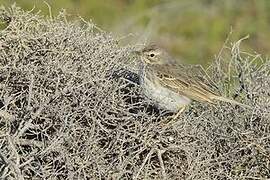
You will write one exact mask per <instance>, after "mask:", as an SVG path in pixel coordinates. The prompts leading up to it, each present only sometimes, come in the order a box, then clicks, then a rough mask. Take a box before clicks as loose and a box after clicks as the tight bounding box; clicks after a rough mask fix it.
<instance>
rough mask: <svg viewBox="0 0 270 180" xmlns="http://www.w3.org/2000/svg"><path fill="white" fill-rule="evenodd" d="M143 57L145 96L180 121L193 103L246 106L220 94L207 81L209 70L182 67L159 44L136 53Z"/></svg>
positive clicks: (141, 78) (141, 75)
mask: <svg viewBox="0 0 270 180" xmlns="http://www.w3.org/2000/svg"><path fill="white" fill-rule="evenodd" d="M135 53H136V54H137V55H139V57H140V60H141V63H140V72H139V76H140V84H141V86H142V88H143V91H144V94H145V95H146V96H147V97H148V98H150V99H152V100H153V101H154V102H155V103H156V104H157V105H158V106H160V107H162V108H165V109H168V110H170V111H173V112H175V113H176V112H177V114H176V115H175V116H174V119H176V118H177V117H178V116H179V115H180V114H181V113H182V112H183V111H184V109H185V107H186V106H187V105H189V104H190V103H191V101H192V100H195V101H200V102H205V103H210V104H215V102H216V101H224V102H228V103H233V104H237V105H240V106H243V107H247V108H250V106H247V105H244V104H241V103H239V102H237V101H235V100H231V99H228V98H225V97H222V96H221V95H219V93H217V92H216V88H215V87H214V83H211V80H210V79H209V78H207V77H208V76H207V74H206V72H205V71H202V68H198V66H195V65H180V64H176V63H175V62H174V60H173V59H172V58H171V57H170V56H169V55H168V54H167V53H166V52H165V51H163V50H162V49H160V48H159V47H158V46H156V45H151V46H147V47H145V48H143V49H142V50H140V51H135Z"/></svg>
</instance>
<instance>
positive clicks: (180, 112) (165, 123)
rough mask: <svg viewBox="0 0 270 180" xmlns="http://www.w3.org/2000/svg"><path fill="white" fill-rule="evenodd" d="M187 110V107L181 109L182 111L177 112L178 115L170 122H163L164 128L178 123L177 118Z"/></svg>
mask: <svg viewBox="0 0 270 180" xmlns="http://www.w3.org/2000/svg"><path fill="white" fill-rule="evenodd" d="M185 109H186V106H183V107H181V109H180V110H179V111H178V112H177V114H176V115H175V116H172V117H171V118H172V119H170V120H168V119H167V120H165V121H162V122H161V124H162V126H164V125H165V126H164V127H163V128H167V127H169V126H171V125H172V124H173V123H175V122H176V121H177V118H178V117H179V116H180V114H182V113H183V112H184V110H185Z"/></svg>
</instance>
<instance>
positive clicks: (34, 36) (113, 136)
mask: <svg viewBox="0 0 270 180" xmlns="http://www.w3.org/2000/svg"><path fill="white" fill-rule="evenodd" d="M1 17H2V20H3V21H4V22H6V23H7V25H6V28H5V29H3V30H2V31H1V36H0V177H1V179H5V178H9V179H23V178H25V179H132V178H138V179H154V178H156V179H162V178H164V179H248V178H250V179H256V178H257V179H259V178H270V175H269V174H270V167H269V166H270V162H269V159H270V153H269V151H270V147H269V144H270V142H269V139H270V121H269V120H270V119H269V108H270V102H269V101H270V100H269V96H270V90H269V89H270V77H269V75H270V68H269V66H270V63H269V61H267V60H266V61H264V60H263V59H262V58H261V57H260V56H257V55H253V54H248V53H246V52H241V51H240V50H239V44H240V41H239V42H237V43H235V44H233V46H231V47H229V48H226V47H224V49H223V50H222V51H221V53H220V55H219V56H218V57H217V58H216V60H215V62H214V63H213V64H212V65H211V66H210V67H209V69H208V72H209V75H210V76H211V77H212V79H213V81H214V82H215V83H216V85H217V86H218V88H219V90H220V92H221V93H222V94H223V95H224V96H227V97H230V98H234V99H236V100H238V101H240V102H243V103H245V104H248V105H251V106H252V107H254V109H245V108H242V107H239V106H235V105H231V104H226V103H220V104H218V105H216V106H211V105H206V104H201V103H197V102H194V103H193V104H192V106H191V107H190V108H189V109H188V110H186V111H185V112H184V113H183V114H182V116H181V117H179V119H178V121H177V122H175V123H171V124H170V123H169V124H166V123H163V121H166V120H168V119H170V117H169V115H170V113H169V112H167V111H166V110H162V109H158V108H157V107H155V106H154V105H152V103H151V100H147V99H145V98H144V96H143V95H142V94H141V90H140V86H139V85H137V83H138V76H137V75H136V73H134V72H132V69H136V67H135V68H134V67H132V66H131V65H129V63H127V62H130V61H134V60H135V57H134V56H132V55H131V54H130V51H131V50H132V49H133V47H119V45H118V44H117V41H116V40H115V39H114V38H113V37H112V36H111V35H110V34H109V33H106V32H102V31H101V30H99V29H98V28H96V27H95V26H94V25H93V24H90V23H89V24H88V23H85V22H82V21H77V22H68V21H67V20H66V18H65V15H63V14H62V13H60V15H59V16H58V17H56V18H54V19H51V18H44V17H41V16H40V15H38V14H34V13H32V12H25V11H23V10H21V9H20V8H18V7H15V6H13V7H11V8H6V9H5V8H2V10H1Z"/></svg>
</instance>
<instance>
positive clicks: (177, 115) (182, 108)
mask: <svg viewBox="0 0 270 180" xmlns="http://www.w3.org/2000/svg"><path fill="white" fill-rule="evenodd" d="M185 109H186V106H183V107H181V109H180V110H179V111H178V113H177V114H176V115H175V116H174V117H173V120H176V119H177V118H178V117H179V115H180V114H182V113H183V112H184V110H185Z"/></svg>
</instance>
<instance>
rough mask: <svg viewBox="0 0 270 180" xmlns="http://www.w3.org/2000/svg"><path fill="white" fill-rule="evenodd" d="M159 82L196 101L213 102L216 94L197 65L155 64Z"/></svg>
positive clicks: (209, 81)
mask: <svg viewBox="0 0 270 180" xmlns="http://www.w3.org/2000/svg"><path fill="white" fill-rule="evenodd" d="M154 69H155V70H156V71H155V72H156V73H157V74H156V75H157V76H158V77H159V80H160V83H161V84H162V85H163V86H166V87H167V88H169V89H171V90H173V91H175V92H177V93H179V94H182V95H184V96H187V97H189V98H190V99H193V100H196V101H206V102H209V103H214V102H213V101H212V97H214V96H218V94H217V93H216V92H215V91H214V90H213V89H214V85H212V84H213V83H211V80H209V78H208V76H207V74H206V73H205V71H203V69H202V68H199V67H198V66H197V67H195V66H190V65H189V66H180V65H178V66H174V65H165V66H164V65H155V67H154Z"/></svg>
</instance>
